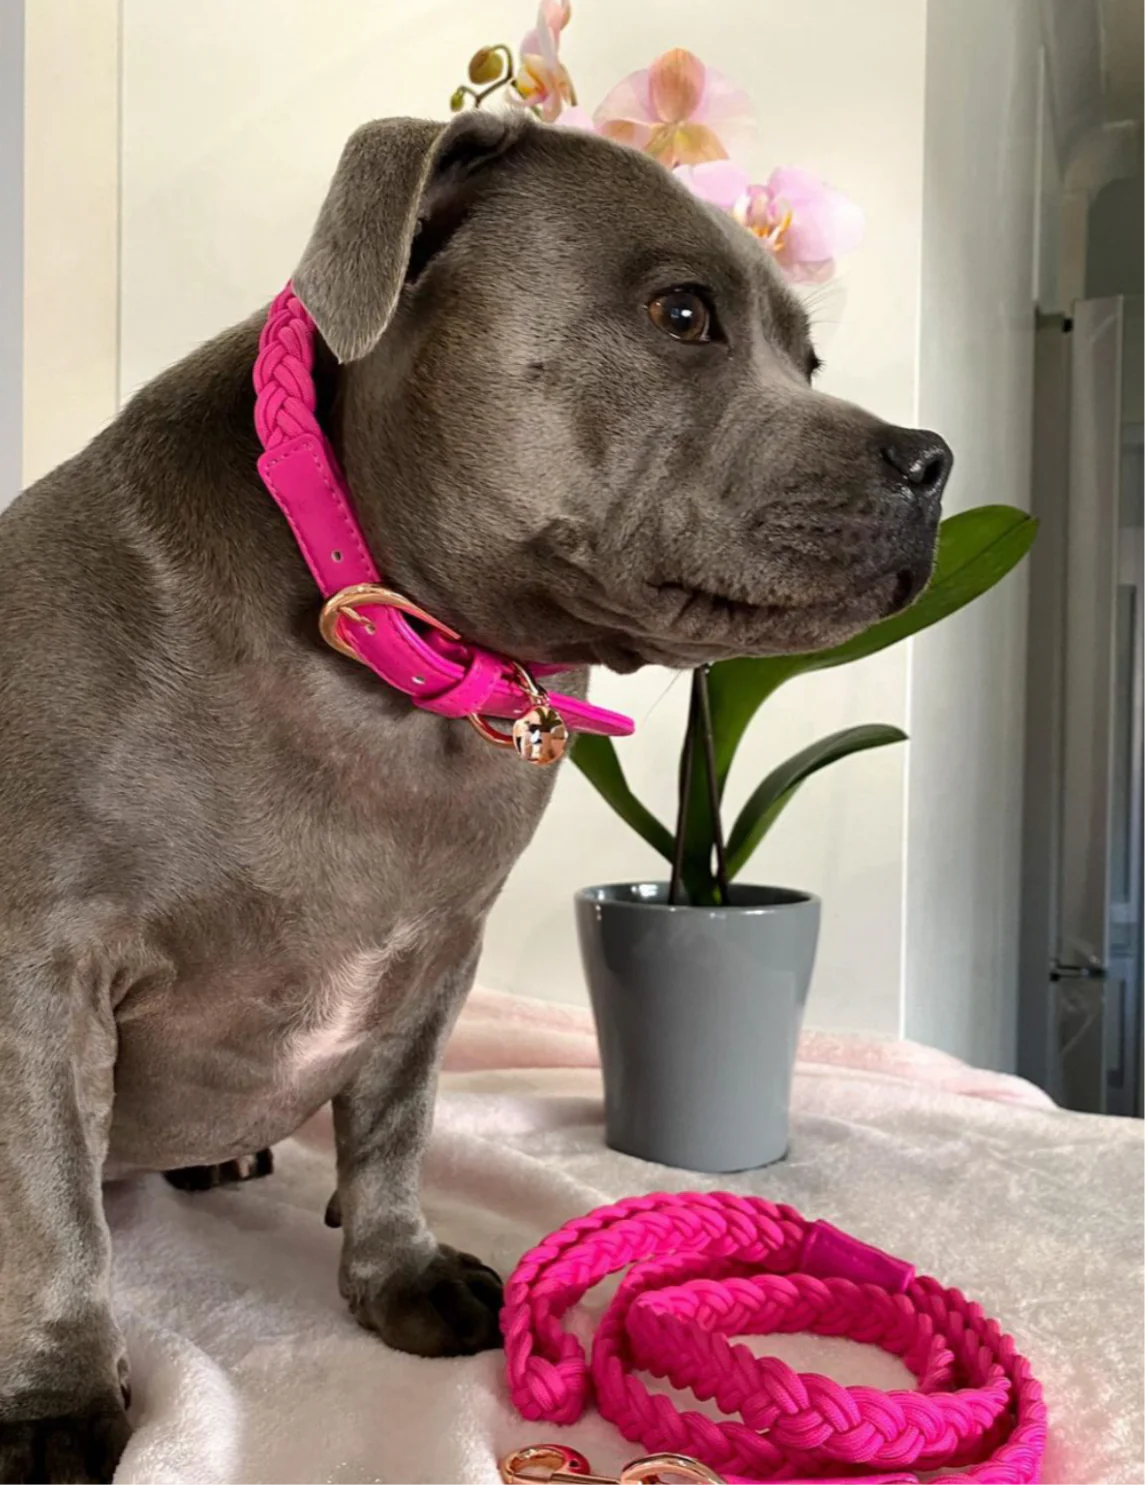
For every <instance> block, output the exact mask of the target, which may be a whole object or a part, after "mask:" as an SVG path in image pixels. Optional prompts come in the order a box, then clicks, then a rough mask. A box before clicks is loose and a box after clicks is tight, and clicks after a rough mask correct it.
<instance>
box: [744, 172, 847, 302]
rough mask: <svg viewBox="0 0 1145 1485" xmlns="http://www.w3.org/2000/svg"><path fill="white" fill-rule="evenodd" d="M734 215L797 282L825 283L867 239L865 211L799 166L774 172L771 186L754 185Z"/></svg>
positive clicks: (745, 194)
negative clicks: (839, 262)
mask: <svg viewBox="0 0 1145 1485" xmlns="http://www.w3.org/2000/svg"><path fill="white" fill-rule="evenodd" d="M733 212H734V215H735V218H736V220H737V221H738V222H741V223H742V224H743V225H744V226H745V227H747V228H748V230H749V231H751V232H754V233H755V235H756V236H757V237H758V238H759V239H760V241H761V242H762V243H763V244H764V245H765V246H766V247H767V248H769V249H770V250H771V252H773V253H774V254H775V258H776V261H777V262H778V263H779V266H780V267H781V268H782V269H783V271H784V272H785V273H786V274H787V276H788V278H790V279H792V280H793V281H794V282H796V283H825V282H826V281H827V280H828V279H829V278H831V277H832V275H833V274H834V272H835V260H836V258H839V257H841V256H842V255H843V254H844V253H851V252H854V250H855V249H856V248H857V247H858V245H859V243H860V241H861V240H862V236H863V213H862V210H861V209H860V208H859V207H858V206H856V205H855V203H854V202H853V201H851V200H850V199H849V198H848V197H846V196H844V195H843V193H842V191H836V190H835V189H834V188H833V187H832V186H829V185H827V184H826V183H825V182H824V181H821V180H820V179H819V178H818V177H817V176H814V175H812V174H811V173H810V171H807V170H799V169H796V168H795V167H793V166H787V167H781V168H780V169H778V170H773V171H772V173H771V175H770V176H769V178H768V181H767V184H766V185H763V186H748V188H747V190H746V191H744V193H743V194H742V195H741V196H740V198H739V200H738V201H736V202H735V205H734V207H733Z"/></svg>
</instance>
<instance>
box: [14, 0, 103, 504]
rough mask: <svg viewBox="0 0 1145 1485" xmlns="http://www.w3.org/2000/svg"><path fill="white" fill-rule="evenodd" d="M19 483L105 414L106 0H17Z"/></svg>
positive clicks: (41, 470) (72, 447)
mask: <svg viewBox="0 0 1145 1485" xmlns="http://www.w3.org/2000/svg"><path fill="white" fill-rule="evenodd" d="M24 9H25V21H24V63H25V68H24V326H23V330H24V336H23V346H24V387H23V394H24V449H23V470H24V483H25V484H30V483H31V482H32V481H33V480H35V479H38V478H39V477H40V475H42V474H46V473H47V471H48V470H49V469H52V468H53V467H54V466H55V465H56V464H58V463H59V462H60V460H61V459H65V458H67V457H68V455H70V454H74V453H76V452H77V450H79V449H81V448H82V447H83V446H84V444H85V443H87V441H88V439H89V438H91V436H92V434H93V433H96V432H98V430H99V429H100V428H101V427H102V426H103V425H104V424H105V423H107V422H110V420H111V419H112V418H113V417H114V416H115V410H116V382H117V378H118V356H119V344H118V337H119V323H118V293H119V261H118V257H119V5H118V0H83V4H82V5H76V4H75V3H74V0H27V3H26V4H25V7H24Z"/></svg>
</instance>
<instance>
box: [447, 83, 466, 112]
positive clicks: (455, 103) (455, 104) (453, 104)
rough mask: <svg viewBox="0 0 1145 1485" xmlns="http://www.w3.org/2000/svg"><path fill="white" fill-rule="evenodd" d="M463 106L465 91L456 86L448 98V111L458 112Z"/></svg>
mask: <svg viewBox="0 0 1145 1485" xmlns="http://www.w3.org/2000/svg"><path fill="white" fill-rule="evenodd" d="M464 107H465V93H464V92H463V91H462V89H461V88H456V89H455V90H454V93H453V96H452V98H450V100H449V111H450V113H460V112H461V110H462V109H463V108H464Z"/></svg>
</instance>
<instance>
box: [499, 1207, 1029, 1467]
mask: <svg viewBox="0 0 1145 1485" xmlns="http://www.w3.org/2000/svg"><path fill="white" fill-rule="evenodd" d="M624 1270H626V1273H625V1277H624V1279H623V1281H622V1282H621V1284H620V1287H619V1288H618V1289H617V1290H616V1293H615V1294H614V1296H613V1298H612V1299H611V1301H610V1302H609V1304H608V1307H607V1309H606V1310H605V1312H604V1315H603V1316H602V1317H601V1319H600V1321H599V1323H598V1325H597V1328H596V1334H595V1336H594V1338H593V1342H592V1350H591V1354H586V1352H585V1349H584V1347H583V1346H582V1344H581V1342H580V1341H579V1340H578V1339H577V1337H576V1335H574V1334H573V1332H572V1330H571V1329H569V1328H566V1324H565V1320H566V1317H567V1315H568V1312H569V1311H570V1310H571V1309H572V1308H573V1306H574V1305H575V1304H576V1303H577V1302H578V1300H580V1299H581V1298H582V1296H583V1295H584V1294H585V1293H586V1292H587V1291H588V1290H589V1289H591V1288H593V1286H594V1285H596V1284H598V1283H600V1282H601V1280H603V1279H605V1278H607V1277H608V1275H610V1274H615V1273H618V1272H621V1271H624ZM501 1329H502V1332H503V1333H504V1336H505V1360H506V1371H507V1375H508V1382H509V1393H510V1396H511V1397H512V1400H513V1402H514V1404H515V1405H516V1407H517V1409H518V1410H519V1411H520V1412H521V1413H522V1414H523V1416H524V1417H526V1418H529V1419H532V1420H541V1419H544V1420H546V1421H547V1422H549V1423H557V1424H570V1423H575V1422H576V1421H577V1420H578V1419H579V1418H580V1417H581V1415H582V1414H583V1413H584V1411H585V1410H586V1408H587V1407H588V1406H589V1404H590V1402H593V1401H595V1403H596V1407H597V1409H598V1411H599V1412H600V1413H601V1414H602V1415H603V1416H604V1417H605V1418H607V1419H608V1420H609V1421H610V1422H611V1423H613V1424H615V1425H616V1427H617V1428H618V1429H619V1430H620V1432H621V1433H622V1434H624V1436H625V1438H627V1439H631V1440H633V1441H634V1442H636V1443H638V1444H640V1445H642V1446H643V1447H644V1448H645V1449H651V1450H656V1451H658V1452H657V1453H656V1454H654V1455H652V1456H650V1457H647V1458H644V1459H641V1460H635V1461H633V1463H632V1464H630V1465H628V1466H627V1467H626V1468H625V1469H624V1470H623V1471H621V1473H620V1475H619V1481H621V1482H633V1485H635V1482H637V1481H651V1480H654V1479H658V1478H660V1475H661V1472H662V1470H663V1469H664V1467H665V1465H666V1456H668V1455H670V1456H672V1458H673V1461H674V1463H673V1464H672V1466H671V1468H672V1472H673V1474H674V1475H675V1476H676V1478H682V1479H685V1480H692V1481H716V1482H719V1481H721V1480H725V1481H729V1482H730V1481H738V1482H743V1481H755V1482H757V1485H758V1482H761V1481H767V1480H786V1481H788V1482H789V1485H796V1482H810V1481H817V1482H820V1485H826V1482H827V1481H831V1482H832V1485H839V1482H843V1481H849V1482H858V1481H863V1482H867V1485H876V1482H878V1485H891V1482H904V1485H906V1482H910V1485H917V1482H918V1481H919V1479H920V1478H921V1477H922V1476H924V1475H925V1477H926V1478H927V1479H928V1480H929V1481H931V1482H933V1485H948V1482H949V1485H965V1482H967V1481H973V1480H979V1481H994V1482H1006V1481H1011V1482H1015V1485H1027V1482H1031V1481H1036V1480H1037V1479H1038V1478H1039V1471H1040V1468H1041V1462H1042V1454H1043V1452H1044V1450H1045V1445H1046V1406H1045V1402H1044V1400H1043V1397H1042V1389H1041V1386H1040V1384H1039V1383H1038V1382H1037V1380H1036V1379H1035V1378H1034V1376H1033V1374H1032V1372H1031V1370H1030V1364H1029V1362H1028V1361H1027V1360H1026V1359H1025V1357H1023V1356H1020V1355H1019V1354H1018V1350H1017V1347H1016V1346H1015V1344H1014V1341H1013V1339H1012V1338H1011V1337H1010V1336H1008V1335H1004V1334H1003V1333H1002V1329H1001V1326H1000V1325H999V1324H998V1322H997V1321H996V1320H991V1319H989V1318H988V1317H987V1316H986V1315H985V1314H984V1313H983V1311H982V1308H981V1306H980V1305H977V1304H975V1303H973V1302H972V1301H971V1300H968V1299H967V1298H966V1296H965V1295H964V1294H962V1293H960V1292H959V1291H958V1290H957V1289H947V1288H945V1287H944V1286H943V1285H941V1284H939V1283H938V1281H937V1280H936V1279H931V1278H925V1277H922V1276H919V1275H916V1274H915V1271H914V1269H913V1268H912V1267H911V1265H910V1264H908V1263H904V1262H903V1261H902V1260H901V1259H898V1258H892V1257H891V1255H890V1254H889V1253H884V1252H883V1251H882V1250H881V1249H879V1248H873V1247H871V1246H869V1245H868V1244H867V1243H863V1242H860V1241H859V1239H857V1238H854V1237H851V1236H850V1234H849V1233H845V1232H840V1231H839V1229H838V1228H835V1227H832V1226H831V1225H830V1223H827V1222H808V1221H807V1220H806V1218H804V1217H802V1216H800V1214H799V1213H798V1212H797V1211H795V1210H794V1208H792V1207H788V1206H777V1205H775V1204H773V1203H772V1202H769V1201H765V1200H763V1198H762V1197H755V1196H735V1195H732V1194H731V1193H729V1192H724V1191H709V1192H674V1193H668V1192H661V1193H658V1194H657V1195H654V1196H638V1197H632V1198H630V1199H629V1200H627V1201H621V1202H617V1203H616V1205H615V1206H608V1207H599V1208H598V1209H597V1210H596V1211H595V1212H590V1213H589V1214H588V1215H587V1216H585V1217H577V1218H575V1219H574V1220H573V1221H571V1222H566V1223H565V1225H564V1226H563V1227H561V1228H559V1229H558V1230H557V1231H556V1232H554V1233H553V1234H551V1236H549V1237H547V1238H546V1239H545V1240H544V1241H543V1242H542V1243H541V1244H540V1245H539V1246H538V1247H536V1248H534V1249H533V1250H532V1252H530V1253H526V1254H525V1256H524V1257H523V1258H522V1259H521V1261H520V1263H519V1264H518V1266H517V1269H516V1271H515V1272H514V1274H513V1276H512V1278H511V1279H510V1280H509V1282H508V1283H507V1284H506V1286H505V1308H504V1310H503V1311H502V1314H501ZM799 1331H809V1332H811V1333H813V1334H815V1335H829V1336H846V1337H848V1338H849V1339H851V1340H855V1341H861V1342H864V1343H865V1344H868V1345H875V1346H879V1347H881V1348H882V1349H883V1350H885V1351H889V1352H891V1354H892V1355H895V1356H899V1357H901V1358H902V1360H903V1361H904V1362H905V1364H906V1365H907V1367H908V1368H909V1369H910V1370H911V1371H912V1372H913V1373H914V1374H915V1376H916V1377H917V1378H918V1389H917V1390H915V1391H911V1390H902V1391H893V1392H882V1391H879V1390H878V1389H876V1388H873V1387H843V1386H840V1385H839V1383H837V1382H833V1381H831V1380H830V1379H829V1378H827V1377H823V1376H819V1375H816V1374H815V1373H812V1372H803V1373H800V1372H796V1371H793V1370H792V1368H791V1367H789V1366H788V1365H787V1364H786V1363H785V1362H783V1361H780V1360H779V1358H778V1357H775V1356H756V1355H754V1354H753V1353H752V1352H751V1351H749V1350H748V1348H747V1347H746V1346H743V1345H741V1344H739V1343H737V1342H735V1341H733V1339H732V1337H734V1336H742V1335H770V1334H787V1335H791V1334H795V1333H796V1332H799ZM641 1373H650V1374H651V1375H652V1376H654V1377H661V1378H664V1379H665V1380H667V1381H668V1382H670V1383H671V1384H672V1386H673V1387H675V1388H677V1389H681V1390H687V1391H691V1392H692V1393H693V1394H694V1395H695V1396H696V1397H698V1398H701V1399H703V1400H705V1401H709V1400H710V1401H714V1402H715V1404H716V1406H717V1407H718V1408H719V1410H720V1412H721V1413H722V1414H723V1415H724V1417H723V1418H722V1419H714V1418H711V1417H709V1416H707V1415H706V1414H703V1413H699V1412H696V1411H687V1412H681V1411H680V1410H679V1409H678V1408H677V1406H676V1404H675V1402H674V1401H673V1399H672V1398H670V1397H667V1396H665V1395H664V1393H662V1392H659V1391H653V1390H651V1389H649V1388H648V1387H647V1386H646V1385H645V1383H644V1381H643V1379H642V1377H641V1375H640V1374H641ZM578 1477H579V1478H581V1479H591V1480H602V1479H609V1478H610V1477H608V1476H599V1475H595V1474H590V1473H589V1469H588V1462H587V1461H586V1460H585V1459H584V1457H583V1456H582V1455H580V1454H578V1453H577V1452H576V1451H575V1450H572V1449H569V1448H568V1446H567V1445H564V1444H537V1445H532V1446H531V1447H529V1448H527V1449H519V1450H517V1451H516V1452H515V1453H514V1454H511V1455H508V1456H507V1457H506V1458H505V1459H504V1460H503V1461H502V1464H501V1478H502V1479H503V1480H505V1481H507V1482H511V1485H520V1482H522V1481H524V1480H533V1481H536V1480H548V1481H553V1482H556V1481H562V1482H567V1481H575V1480H576V1479H577V1478H578Z"/></svg>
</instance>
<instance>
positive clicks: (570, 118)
mask: <svg viewBox="0 0 1145 1485" xmlns="http://www.w3.org/2000/svg"><path fill="white" fill-rule="evenodd" d="M556 125H557V128H558V129H580V130H581V131H582V133H585V134H595V133H596V125H595V124H594V123H593V121H592V114H590V113H589V111H588V109H587V108H581V107H580V105H579V104H574V105H573V106H572V108H566V109H564V110H562V112H561V115H560V117H559V118H558V119H557V120H556Z"/></svg>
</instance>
